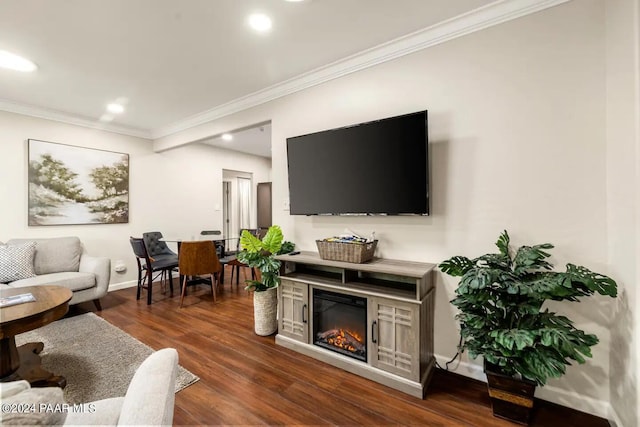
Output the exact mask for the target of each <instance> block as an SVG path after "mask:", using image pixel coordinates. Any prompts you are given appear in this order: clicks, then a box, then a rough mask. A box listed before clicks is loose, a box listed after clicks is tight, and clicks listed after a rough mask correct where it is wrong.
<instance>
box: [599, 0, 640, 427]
mask: <svg viewBox="0 0 640 427" xmlns="http://www.w3.org/2000/svg"><path fill="white" fill-rule="evenodd" d="M606 7H607V8H606V18H607V21H606V23H607V27H606V28H607V82H606V83H607V206H608V210H607V232H608V239H609V242H608V248H609V251H608V258H609V264H610V266H611V267H610V268H611V273H612V274H613V275H614V276H615V277H616V278H617V279H618V284H619V286H620V296H619V298H618V301H617V304H616V307H615V311H614V312H613V316H614V325H613V326H614V327H613V329H612V339H611V367H610V369H611V405H612V407H613V410H614V412H613V413H612V418H613V419H615V420H616V421H617V422H618V423H620V424H621V425H624V426H636V425H638V419H639V418H640V415H639V414H638V410H639V409H638V408H639V407H640V401H639V396H638V384H639V381H640V365H639V363H638V345H640V340H639V338H638V334H639V333H640V324H639V320H640V315H639V311H638V309H637V307H638V304H637V303H638V301H640V300H639V298H640V293H639V292H638V291H637V290H636V286H637V284H639V283H640V269H639V268H638V265H637V263H638V260H639V259H640V229H639V224H640V223H639V221H638V218H639V215H640V206H639V205H638V203H639V201H640V193H639V191H640V168H639V162H640V104H639V103H640V84H639V82H638V79H639V75H640V66H639V64H638V61H639V60H640V52H639V51H638V49H639V46H640V41H639V36H638V32H639V30H640V22H639V21H640V17H639V13H640V1H638V0H609V1H607V3H606Z"/></svg>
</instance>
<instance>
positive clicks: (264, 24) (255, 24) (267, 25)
mask: <svg viewBox="0 0 640 427" xmlns="http://www.w3.org/2000/svg"><path fill="white" fill-rule="evenodd" d="M248 21H249V26H250V27H251V28H253V29H254V30H256V31H259V32H261V33H264V32H265V31H269V30H270V29H271V18H269V17H268V16H267V15H265V14H264V13H254V14H251V15H249V18H248Z"/></svg>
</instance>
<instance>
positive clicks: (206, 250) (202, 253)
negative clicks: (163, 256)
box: [178, 240, 222, 308]
mask: <svg viewBox="0 0 640 427" xmlns="http://www.w3.org/2000/svg"><path fill="white" fill-rule="evenodd" d="M178 269H179V270H180V275H181V276H184V277H183V280H182V292H181V295H180V307H181V308H182V303H183V301H184V294H185V291H186V289H187V284H188V282H189V279H188V277H189V276H202V275H209V279H210V282H211V295H212V296H213V302H214V303H215V302H216V293H217V290H218V289H217V282H218V277H217V276H218V275H219V273H220V271H221V270H222V266H221V264H220V261H219V260H218V254H217V253H216V248H215V245H214V243H213V241H211V240H201V241H196V242H182V244H181V245H180V257H179V260H178Z"/></svg>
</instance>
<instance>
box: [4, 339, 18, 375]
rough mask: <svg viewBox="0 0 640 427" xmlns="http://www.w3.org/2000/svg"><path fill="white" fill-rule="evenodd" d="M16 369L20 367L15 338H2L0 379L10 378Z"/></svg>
mask: <svg viewBox="0 0 640 427" xmlns="http://www.w3.org/2000/svg"><path fill="white" fill-rule="evenodd" d="M18 367H20V356H19V355H18V349H17V348H16V338H15V337H8V338H2V339H1V340H0V378H1V379H2V380H4V379H5V378H8V377H10V376H11V374H13V373H14V372H15V371H17V370H18ZM3 382H4V381H3Z"/></svg>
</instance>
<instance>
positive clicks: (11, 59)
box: [0, 50, 38, 73]
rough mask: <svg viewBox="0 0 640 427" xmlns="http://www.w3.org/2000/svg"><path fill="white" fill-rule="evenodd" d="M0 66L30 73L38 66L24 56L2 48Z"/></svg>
mask: <svg viewBox="0 0 640 427" xmlns="http://www.w3.org/2000/svg"><path fill="white" fill-rule="evenodd" d="M0 68H8V69H10V70H15V71H22V72H25V73H30V72H31V71H35V70H36V68H38V67H37V66H36V64H34V63H33V62H31V61H29V60H28V59H26V58H23V57H22V56H18V55H16V54H15V53H11V52H7V51H6V50H0Z"/></svg>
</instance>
